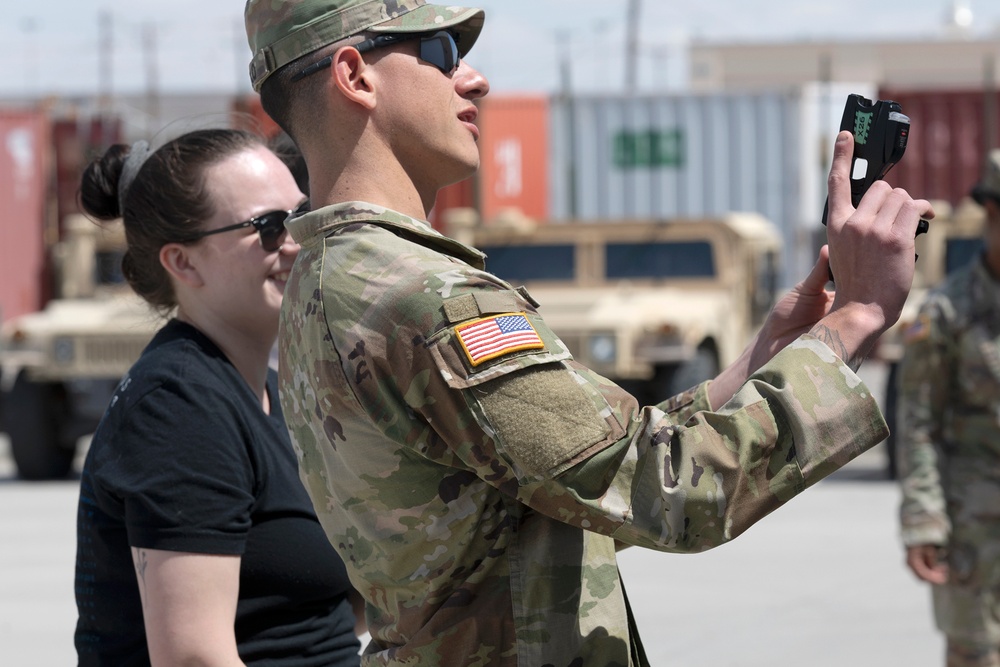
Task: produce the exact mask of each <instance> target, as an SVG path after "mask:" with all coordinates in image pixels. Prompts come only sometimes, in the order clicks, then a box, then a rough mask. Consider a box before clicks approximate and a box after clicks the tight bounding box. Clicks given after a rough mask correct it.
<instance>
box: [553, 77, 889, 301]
mask: <svg viewBox="0 0 1000 667" xmlns="http://www.w3.org/2000/svg"><path fill="white" fill-rule="evenodd" d="M875 90H876V88H875V86H874V85H873V84H844V83H832V84H827V83H814V84H808V85H805V86H801V87H796V88H794V89H789V90H785V91H777V92H765V93H759V92H758V93H711V94H704V93H703V94H671V95H662V96H648V95H643V96H620V97H608V96H580V97H572V98H565V97H557V98H554V99H553V100H552V104H551V114H552V122H551V125H550V128H551V130H550V141H551V160H550V164H549V169H550V172H551V173H550V183H551V186H550V187H551V196H550V208H551V213H552V219H553V221H570V220H576V221H583V222H586V221H588V220H591V221H592V220H617V219H648V218H658V219H669V218H676V217H708V216H717V215H723V214H725V213H727V212H730V211H753V212H757V213H760V214H762V215H764V216H765V217H766V218H768V219H769V220H771V221H772V222H774V223H775V224H776V225H777V226H778V227H779V229H780V230H781V233H782V237H783V239H784V243H785V257H784V271H783V274H782V283H783V284H784V285H786V286H787V285H790V284H792V283H794V282H795V281H797V280H798V279H799V278H801V277H802V276H804V275H805V271H807V270H808V268H809V267H810V266H812V263H813V261H814V260H815V254H816V249H817V247H818V242H817V238H822V236H821V234H822V225H821V222H820V219H821V217H822V213H823V203H824V201H825V198H826V176H827V172H828V171H829V164H830V159H831V155H832V147H833V142H834V137H835V136H836V134H837V130H838V129H839V126H840V119H841V116H842V114H843V109H844V102H845V101H846V99H847V96H848V94H850V93H857V94H860V95H864V96H865V97H868V98H870V99H873V98H874V97H873V96H874V95H875ZM904 112H905V110H904Z"/></svg>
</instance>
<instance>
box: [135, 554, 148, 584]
mask: <svg viewBox="0 0 1000 667" xmlns="http://www.w3.org/2000/svg"><path fill="white" fill-rule="evenodd" d="M148 566H149V559H148V558H147V556H146V551H145V550H144V549H137V550H136V553H135V574H136V576H137V577H139V584H140V585H141V586H142V587H143V588H145V587H146V568H147V567H148Z"/></svg>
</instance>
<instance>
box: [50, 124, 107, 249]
mask: <svg viewBox="0 0 1000 667" xmlns="http://www.w3.org/2000/svg"><path fill="white" fill-rule="evenodd" d="M122 136H123V135H122V121H121V119H120V118H118V117H115V116H81V117H73V118H59V119H57V120H55V121H54V122H53V124H52V146H53V149H54V151H55V177H56V182H55V193H56V219H57V220H58V221H59V238H61V235H62V221H63V220H65V219H66V217H67V216H69V215H73V214H74V213H80V212H81V209H80V202H79V194H80V180H81V178H82V177H83V170H84V169H86V167H87V165H88V164H89V163H90V161H91V160H94V159H96V158H99V157H100V156H101V155H103V154H104V151H106V150H107V149H108V148H110V147H111V146H112V145H113V144H118V143H121V142H122ZM59 238H54V239H49V241H50V242H53V243H54V242H56V241H58V240H59Z"/></svg>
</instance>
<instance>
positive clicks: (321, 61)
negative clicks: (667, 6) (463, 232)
mask: <svg viewBox="0 0 1000 667" xmlns="http://www.w3.org/2000/svg"><path fill="white" fill-rule="evenodd" d="M483 19H484V16H483V13H482V11H480V10H476V9H467V8H462V7H454V6H447V7H445V6H439V5H429V4H424V2H423V0H290V1H285V2H282V1H279V0H250V1H249V2H248V4H247V7H246V24H247V34H248V38H249V42H250V46H251V49H252V51H253V54H254V56H253V62H252V65H251V77H252V79H253V83H254V86H255V87H256V88H257V89H258V90H260V91H261V97H262V101H263V103H264V107H265V109H266V110H267V111H268V113H270V114H271V115H272V117H274V118H275V120H277V121H278V123H279V124H280V125H282V127H283V128H284V129H285V130H286V131H288V132H289V134H290V135H291V136H292V137H293V138H294V139H295V141H296V142H297V144H298V145H299V147H300V148H301V149H302V152H303V154H304V156H305V159H306V162H307V164H308V167H309V177H310V190H311V196H312V203H313V212H311V213H308V214H306V215H305V216H304V217H301V218H298V219H296V220H293V221H291V222H290V223H289V226H290V230H291V233H292V235H293V237H294V238H295V240H296V241H298V242H299V243H301V245H302V248H301V250H300V253H299V259H298V261H297V263H296V265H295V268H294V270H293V272H292V277H291V279H290V281H289V283H288V286H287V289H286V291H285V300H284V305H285V307H284V312H283V320H282V333H281V334H280V339H281V343H280V355H281V383H282V394H281V400H282V405H283V406H284V407H285V416H286V419H287V421H288V425H289V429H290V431H291V434H292V440H293V442H294V443H295V446H296V447H297V450H298V453H299V456H300V463H301V472H302V476H303V479H304V481H305V484H306V486H307V488H308V489H309V492H310V494H311V495H312V498H313V502H314V504H315V506H316V510H317V514H318V515H319V517H320V521H321V522H322V524H323V526H324V528H325V529H326V531H327V534H328V536H329V537H330V539H331V541H332V542H333V544H334V545H335V547H336V548H337V550H338V551H339V552H340V553H341V554H342V555H343V559H344V561H345V563H346V564H347V567H348V571H349V572H350V575H351V579H352V581H353V582H354V584H355V586H356V588H357V589H358V590H359V591H360V592H361V593H362V595H363V596H365V598H366V601H367V616H368V625H369V628H370V630H371V636H372V640H371V643H370V645H369V646H368V648H367V650H366V655H365V656H364V658H363V660H364V664H365V665H369V666H371V665H417V664H419V665H442V666H454V667H470V666H486V665H497V666H505V667H506V666H515V665H520V666H522V667H542V666H544V665H559V666H568V665H573V666H576V667H613V666H617V667H627V666H631V665H636V666H640V665H646V664H648V663H647V661H646V658H645V657H644V655H643V652H642V647H641V645H640V643H639V638H638V636H637V634H636V632H635V626H634V623H633V619H632V618H631V614H630V611H629V606H628V602H627V600H626V596H625V591H624V589H623V586H622V580H621V577H620V576H619V573H618V567H617V564H616V559H615V551H616V549H618V548H621V547H623V546H626V545H636V546H641V547H648V548H651V549H659V550H663V551H679V552H680V551H684V552H696V551H702V550H705V549H709V548H711V547H714V546H716V545H719V544H722V543H724V542H726V541H728V540H731V539H733V538H735V537H736V536H737V535H739V534H741V533H742V532H743V531H745V530H746V529H747V528H748V527H749V526H750V525H752V524H753V523H754V522H756V521H758V520H759V519H760V518H762V517H763V516H765V515H766V514H767V513H769V512H771V511H772V510H774V509H775V508H776V507H778V506H780V505H781V504H782V503H784V502H785V501H787V500H788V499H790V498H791V497H793V496H794V495H795V494H797V493H799V492H801V491H802V490H804V489H805V488H807V487H808V486H810V485H811V484H814V483H815V482H816V481H817V480H819V479H821V478H823V477H824V476H825V475H828V474H829V473H831V472H832V471H834V470H836V469H837V468H839V467H840V466H843V465H844V464H845V463H847V462H848V461H849V460H851V459H852V458H853V457H855V456H857V455H858V454H860V453H861V452H863V451H865V450H866V449H868V448H869V447H871V446H873V445H875V444H876V443H878V442H879V441H880V440H882V439H883V438H884V437H885V435H886V427H885V422H884V420H883V419H882V416H881V414H880V413H879V410H878V408H877V406H876V403H875V401H874V400H873V397H872V395H871V393H870V392H869V390H868V389H867V387H866V386H865V385H864V384H863V383H862V381H861V380H860V379H859V378H858V376H857V375H856V374H855V372H854V371H855V370H856V368H857V365H858V364H859V363H860V359H861V358H863V356H864V354H865V353H866V351H867V349H868V348H869V347H870V346H871V344H872V342H873V341H874V340H875V339H876V338H877V337H878V335H879V334H880V333H881V331H882V330H884V328H885V327H887V326H889V325H890V324H891V323H893V322H894V321H895V320H896V319H897V318H898V314H899V310H900V309H901V307H902V304H903V301H904V300H905V296H906V293H907V290H908V289H909V285H910V281H911V279H912V272H913V256H914V252H913V236H914V233H915V230H916V225H917V221H918V218H919V216H920V215H921V214H931V211H930V209H929V206H928V204H927V202H924V201H914V200H912V199H911V198H910V197H909V195H907V194H906V193H905V192H903V191H901V190H895V191H893V190H891V188H889V186H887V185H885V183H879V184H876V186H875V187H873V189H872V190H871V191H870V192H869V195H868V196H867V197H866V198H865V200H864V201H863V202H862V203H861V205H860V207H859V209H858V210H857V212H855V210H854V208H853V207H851V204H850V188H849V185H848V182H849V162H850V153H851V150H852V143H851V137H850V133H843V134H842V135H841V136H840V137H839V138H838V143H837V145H836V151H835V152H836V161H835V168H834V172H833V175H832V177H831V185H832V187H831V215H830V223H829V227H830V237H831V251H830V257H831V259H829V260H828V256H827V254H826V252H827V251H826V249H824V250H823V251H822V252H821V254H820V259H819V261H818V262H817V264H816V267H815V268H814V270H813V271H812V272H811V274H810V276H809V277H808V278H807V279H806V280H804V281H803V282H802V283H800V284H799V285H798V286H797V287H796V289H794V290H793V291H792V292H791V293H790V294H789V295H787V296H786V297H785V298H784V299H783V300H782V301H781V302H780V303H779V304H778V305H777V306H776V308H775V310H774V312H773V313H772V315H771V316H770V318H769V319H768V321H767V323H766V324H765V326H764V329H763V331H762V333H761V334H760V335H759V336H758V337H757V338H756V339H755V340H754V341H753V342H752V344H751V345H750V346H749V347H748V348H747V350H746V352H745V353H744V355H743V356H742V357H741V359H740V360H739V361H738V362H737V363H736V364H734V365H733V366H732V367H730V368H727V369H726V370H724V371H723V372H722V373H721V374H720V376H719V377H718V378H717V379H716V380H714V381H713V382H711V383H705V384H703V385H701V386H698V387H695V388H693V389H691V390H689V391H687V392H685V393H684V394H682V395H680V396H677V397H673V398H669V399H666V400H664V401H663V402H662V403H660V404H657V405H652V406H647V407H640V406H639V405H637V403H636V401H635V399H634V398H633V397H632V396H630V395H629V394H627V393H626V392H625V391H623V390H622V389H621V388H619V387H617V386H615V385H614V384H612V383H610V382H609V381H607V380H605V379H604V378H602V377H599V376H598V375H596V374H595V373H593V372H592V371H591V370H589V369H588V368H585V367H583V366H581V365H580V364H578V363H576V362H575V361H574V360H573V358H572V356H571V355H570V353H569V352H568V351H567V349H566V347H565V346H564V345H563V343H562V342H561V341H560V340H559V338H558V337H557V336H555V335H554V334H553V333H552V331H551V330H550V329H549V328H548V327H547V326H546V324H545V321H544V320H543V318H542V316H541V315H540V313H544V308H539V305H538V304H537V303H536V302H535V301H534V300H533V299H532V297H531V295H530V294H528V293H527V292H526V291H525V290H524V289H523V288H518V287H516V286H513V285H509V284H507V283H505V282H503V281H502V280H500V279H498V278H497V277H495V276H493V275H491V274H490V273H488V272H487V271H486V270H485V257H484V256H483V255H482V254H481V253H480V252H478V251H476V250H474V249H473V248H469V247H466V246H464V245H462V244H460V243H458V242H456V241H454V240H452V239H449V238H446V237H444V236H442V235H441V234H439V233H438V232H436V231H434V230H433V229H432V228H431V227H430V226H429V225H428V224H427V222H425V218H426V216H427V212H428V211H429V210H430V208H431V206H432V205H433V203H434V200H435V196H436V193H437V191H438V189H439V188H441V187H443V186H444V185H447V184H449V183H452V182H455V181H457V180H460V179H462V178H465V177H467V176H469V175H470V174H471V173H472V172H473V171H474V170H475V169H476V167H477V166H478V163H479V153H478V150H477V147H476V138H477V137H478V129H477V128H476V126H475V125H474V121H475V118H476V107H475V104H474V102H475V100H476V99H478V98H480V97H482V96H483V95H485V94H486V93H487V91H488V89H489V84H488V82H487V81H486V79H485V78H484V77H483V76H482V75H481V74H480V73H479V72H477V71H476V70H475V69H473V68H472V67H471V66H469V65H468V63H466V62H465V60H462V58H464V57H465V55H466V53H467V52H468V50H469V49H470V48H471V47H472V45H473V43H474V42H475V41H476V39H477V37H478V35H479V32H480V30H481V28H482V26H483ZM406 37H409V38H411V39H400V38H406ZM418 38H419V39H418ZM830 264H832V265H833V269H834V271H835V272H836V275H837V276H838V292H837V294H836V297H834V295H833V294H831V293H829V292H827V291H825V290H824V285H825V284H826V280H827V275H828V271H829V267H830ZM751 374H752V375H751Z"/></svg>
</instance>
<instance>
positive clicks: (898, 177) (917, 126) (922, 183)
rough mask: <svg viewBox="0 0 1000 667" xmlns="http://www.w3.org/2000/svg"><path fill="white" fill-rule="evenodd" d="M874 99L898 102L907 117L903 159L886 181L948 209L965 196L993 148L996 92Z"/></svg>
mask: <svg viewBox="0 0 1000 667" xmlns="http://www.w3.org/2000/svg"><path fill="white" fill-rule="evenodd" d="M879 99H883V100H895V101H896V102H899V104H900V106H901V107H902V108H903V113H904V114H906V115H907V116H909V118H910V137H909V140H908V142H907V146H906V154H905V155H904V156H903V159H902V160H901V161H900V162H899V164H897V165H896V166H895V167H893V168H892V171H890V172H889V174H888V175H887V176H886V179H885V180H886V181H888V182H889V183H891V184H892V185H894V186H897V187H901V188H904V189H905V190H906V191H907V192H909V193H910V194H912V195H913V196H915V197H920V198H923V199H943V200H945V201H947V202H949V203H950V204H952V205H953V206H954V205H956V204H958V202H959V201H961V199H962V198H963V197H966V196H968V194H969V191H970V190H971V189H972V186H974V185H975V184H976V182H977V181H978V180H979V178H980V177H981V175H982V173H983V165H984V161H985V159H986V154H987V152H988V151H989V150H990V149H992V148H996V147H997V146H996V141H997V136H998V130H1000V105H998V100H997V93H996V91H989V90H971V91H928V90H921V91H893V90H882V91H880V92H879ZM987 115H989V118H988V120H987V121H986V122H984V119H986V117H987ZM987 123H988V124H987Z"/></svg>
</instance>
